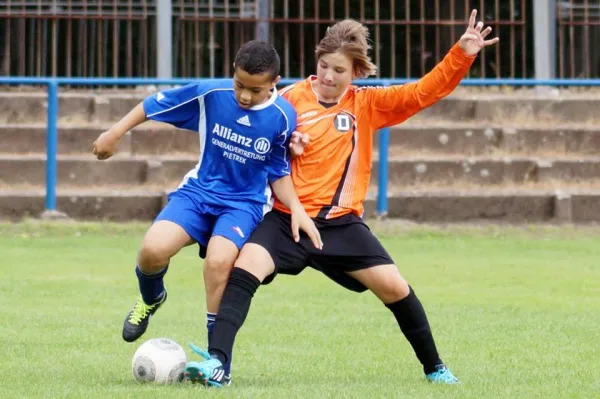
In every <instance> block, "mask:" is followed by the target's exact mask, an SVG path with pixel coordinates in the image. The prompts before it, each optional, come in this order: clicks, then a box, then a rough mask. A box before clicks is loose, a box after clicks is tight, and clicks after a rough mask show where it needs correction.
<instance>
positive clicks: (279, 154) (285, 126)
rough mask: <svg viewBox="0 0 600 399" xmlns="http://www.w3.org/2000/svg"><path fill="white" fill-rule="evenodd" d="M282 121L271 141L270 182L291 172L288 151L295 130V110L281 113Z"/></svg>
mask: <svg viewBox="0 0 600 399" xmlns="http://www.w3.org/2000/svg"><path fill="white" fill-rule="evenodd" d="M283 115H284V118H283V119H284V121H283V123H282V126H281V129H280V131H279V132H278V134H277V137H275V140H274V141H273V150H272V151H271V163H270V165H269V182H270V183H272V182H274V181H276V180H278V179H280V178H282V177H284V176H287V175H289V174H290V173H291V166H290V161H291V155H290V151H289V145H290V137H291V136H292V133H293V132H294V131H295V130H296V112H295V111H293V110H287V111H285V112H284V113H283Z"/></svg>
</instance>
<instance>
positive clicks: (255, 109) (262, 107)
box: [249, 90, 277, 111]
mask: <svg viewBox="0 0 600 399" xmlns="http://www.w3.org/2000/svg"><path fill="white" fill-rule="evenodd" d="M276 99H277V90H273V94H272V95H271V98H269V99H268V100H267V101H265V102H264V103H262V104H258V105H255V106H254V107H252V108H249V109H250V111H260V110H261V109H265V108H267V107H268V106H269V105H271V104H273V103H274V102H275V100H276Z"/></svg>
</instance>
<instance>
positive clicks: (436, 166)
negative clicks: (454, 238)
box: [0, 154, 600, 187]
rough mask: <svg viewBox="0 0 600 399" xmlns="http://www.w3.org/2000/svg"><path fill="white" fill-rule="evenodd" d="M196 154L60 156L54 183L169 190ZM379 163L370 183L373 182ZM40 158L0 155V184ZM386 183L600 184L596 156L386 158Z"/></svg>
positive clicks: (15, 179) (39, 171) (38, 182)
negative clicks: (104, 156) (96, 156)
mask: <svg viewBox="0 0 600 399" xmlns="http://www.w3.org/2000/svg"><path fill="white" fill-rule="evenodd" d="M197 162H198V160H197V158H196V157H195V156H193V155H192V156H189V155H187V156H183V155H179V156H174V155H170V156H152V155H150V156H142V155H138V156H127V155H118V156H114V157H113V158H111V159H109V160H106V161H98V160H96V159H95V158H94V157H93V156H92V155H91V154H90V155H59V156H58V157H57V184H58V185H59V186H62V187H94V186H103V187H111V186H115V187H120V186H156V187H162V186H173V185H176V184H178V183H179V182H180V181H181V179H183V176H184V175H185V174H186V173H187V172H188V171H189V170H191V169H192V168H194V167H195V165H196V164H197ZM378 166H379V162H378V161H377V160H376V161H374V163H373V170H372V176H371V181H373V182H377V179H378ZM45 174H46V159H45V156H44V155H38V154H33V155H1V154H0V186H5V187H14V186H43V185H44V184H45V179H46V177H45ZM388 181H389V182H390V184H401V185H403V186H419V185H433V186H445V187H456V186H460V185H464V184H470V185H479V186H482V187H484V186H498V185H520V184H534V185H535V184H541V185H544V184H546V183H556V184H558V185H560V184H561V183H582V184H597V183H600V157H584V158H577V159H557V158H542V159H537V158H509V157H504V158H496V157H469V158H464V157H460V158H459V157H445V158H440V157H437V158H428V157H412V158H403V157H402V158H390V160H389V169H388Z"/></svg>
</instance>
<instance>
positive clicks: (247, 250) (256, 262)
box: [235, 244, 275, 282]
mask: <svg viewBox="0 0 600 399" xmlns="http://www.w3.org/2000/svg"><path fill="white" fill-rule="evenodd" d="M235 267H239V268H240V269H244V270H245V271H247V272H248V273H250V274H252V275H253V276H254V277H256V278H257V279H259V280H260V281H261V282H262V281H264V279H265V278H266V277H267V276H270V275H271V274H273V272H274V271H275V265H274V263H273V260H272V259H271V256H270V255H269V253H268V252H267V250H266V249H264V248H263V247H261V246H259V245H256V244H247V245H245V246H244V248H242V252H241V253H240V256H239V257H238V258H237V260H236V261H235Z"/></svg>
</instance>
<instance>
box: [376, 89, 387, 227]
mask: <svg viewBox="0 0 600 399" xmlns="http://www.w3.org/2000/svg"><path fill="white" fill-rule="evenodd" d="M383 86H385V87H388V86H389V83H388V82H384V84H383ZM389 147H390V129H389V128H387V127H386V128H383V129H380V130H379V164H378V166H379V170H378V176H379V179H378V182H377V216H379V217H385V216H387V213H388V169H389V164H388V154H389Z"/></svg>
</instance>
